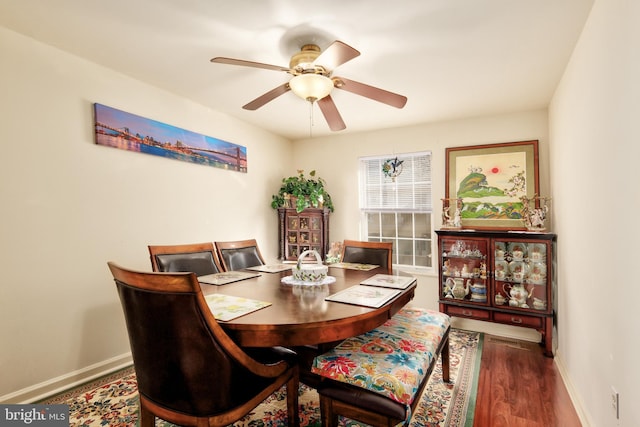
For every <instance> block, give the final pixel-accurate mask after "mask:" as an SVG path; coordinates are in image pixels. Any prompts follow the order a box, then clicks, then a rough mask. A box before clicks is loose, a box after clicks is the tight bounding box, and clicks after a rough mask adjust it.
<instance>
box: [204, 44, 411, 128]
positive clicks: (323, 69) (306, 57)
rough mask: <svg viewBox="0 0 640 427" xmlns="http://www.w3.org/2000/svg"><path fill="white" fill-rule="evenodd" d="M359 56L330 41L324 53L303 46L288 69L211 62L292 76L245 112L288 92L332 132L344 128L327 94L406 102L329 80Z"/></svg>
mask: <svg viewBox="0 0 640 427" xmlns="http://www.w3.org/2000/svg"><path fill="white" fill-rule="evenodd" d="M359 55H360V52H358V51H357V50H356V49H354V48H352V47H351V46H349V45H347V44H345V43H343V42H341V41H338V40H336V41H334V42H333V43H331V45H329V47H327V48H326V49H325V50H324V52H322V51H321V50H320V48H319V47H318V46H317V45H315V44H305V45H303V46H302V48H301V49H300V51H299V52H297V53H295V54H294V55H293V56H292V57H291V61H290V62H289V68H287V67H281V66H278V65H270V64H263V63H260V62H252V61H245V60H242V59H233V58H224V57H215V58H213V59H211V62H215V63H220V64H230V65H240V66H244V67H254V68H264V69H267V70H274V71H284V72H286V73H289V74H291V75H293V77H292V78H291V79H290V80H289V81H288V82H287V83H285V84H283V85H281V86H278V87H276V88H275V89H272V90H270V91H269V92H267V93H265V94H263V95H260V96H259V97H257V98H256V99H254V100H253V101H251V102H249V103H248V104H246V105H244V106H243V107H242V108H244V109H245V110H257V109H258V108H260V107H262V106H263V105H265V104H266V103H268V102H270V101H273V100H274V99H275V98H277V97H278V96H280V95H282V94H285V93H287V92H288V91H290V90H291V91H292V92H293V93H295V94H296V95H298V96H299V97H300V98H302V99H304V100H306V101H309V102H311V103H314V102H317V103H318V106H319V107H320V111H322V114H323V116H324V118H325V119H326V121H327V123H328V124H329V128H330V129H331V130H332V131H338V130H343V129H346V125H345V124H344V121H343V120H342V116H340V113H339V112H338V108H337V107H336V104H335V103H334V102H333V99H332V98H331V95H330V93H331V91H332V89H333V88H334V87H335V88H336V89H342V90H346V91H347V92H351V93H355V94H356V95H360V96H364V97H366V98H369V99H373V100H374V101H378V102H382V103H384V104H387V105H391V106H393V107H396V108H402V107H404V105H405V104H406V103H407V97H406V96H402V95H398V94H396V93H393V92H389V91H386V90H384V89H380V88H377V87H373V86H369V85H366V84H364V83H359V82H356V81H353V80H349V79H346V78H344V77H333V76H332V73H333V70H334V69H335V68H336V67H338V66H340V65H342V64H344V63H345V62H347V61H350V60H352V59H353V58H355V57H357V56H359Z"/></svg>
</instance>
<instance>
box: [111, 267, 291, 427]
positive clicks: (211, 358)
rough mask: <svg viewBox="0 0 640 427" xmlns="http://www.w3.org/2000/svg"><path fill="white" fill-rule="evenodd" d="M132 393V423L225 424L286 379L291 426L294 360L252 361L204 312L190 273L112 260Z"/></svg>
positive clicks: (277, 387) (205, 308) (194, 276)
mask: <svg viewBox="0 0 640 427" xmlns="http://www.w3.org/2000/svg"><path fill="white" fill-rule="evenodd" d="M108 265H109V269H110V270H111V273H112V275H113V278H114V279H115V283H116V287H117V290H118V295H119V297H120V301H121V303H122V309H123V311H124V318H125V323H126V325H127V331H128V334H129V343H130V345H131V353H132V355H133V362H134V367H135V372H136V379H137V383H138V392H139V395H140V425H141V426H144V427H147V426H149V427H151V426H153V425H154V423H155V417H159V418H162V419H164V420H166V421H169V422H171V423H174V424H178V425H193V426H195V425H208V426H225V425H228V424H231V423H233V422H235V421H237V420H238V419H240V418H242V417H243V416H244V415H246V414H247V413H248V412H250V411H251V410H252V409H253V408H255V407H256V406H257V405H259V404H260V403H261V402H262V401H263V400H264V399H266V398H267V397H268V396H269V395H271V394H272V393H273V392H275V391H277V390H279V389H280V388H281V387H282V386H283V385H285V384H286V385H287V408H288V416H289V420H290V421H291V423H290V424H292V425H298V385H299V374H298V367H297V364H296V360H295V359H291V360H279V361H276V362H275V363H273V361H270V363H260V362H259V361H257V360H255V359H254V358H252V357H250V356H249V355H247V354H246V353H245V352H244V351H243V350H242V349H241V348H240V347H238V346H237V345H236V344H235V343H234V341H233V340H232V339H231V338H230V337H229V336H228V335H227V334H226V333H225V331H224V330H223V329H222V327H221V326H220V325H219V324H218V322H217V321H216V319H215V318H214V317H213V315H212V314H211V310H210V309H209V307H208V306H207V303H206V301H205V299H204V297H203V295H202V291H201V289H200V284H199V283H198V280H197V277H196V275H195V274H194V273H157V272H154V273H148V272H137V271H132V270H128V269H125V268H122V267H120V266H118V265H116V264H114V263H112V262H109V263H108Z"/></svg>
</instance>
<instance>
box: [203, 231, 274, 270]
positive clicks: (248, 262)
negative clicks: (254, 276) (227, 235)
mask: <svg viewBox="0 0 640 427" xmlns="http://www.w3.org/2000/svg"><path fill="white" fill-rule="evenodd" d="M215 246H216V251H217V252H218V257H219V259H220V263H221V264H222V268H223V269H224V270H225V271H233V270H242V269H243V268H247V267H255V266H256V265H264V258H262V254H261V253H260V249H259V248H258V242H256V240H255V239H248V240H236V241H229V242H215Z"/></svg>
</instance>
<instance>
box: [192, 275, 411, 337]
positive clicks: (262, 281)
mask: <svg viewBox="0 0 640 427" xmlns="http://www.w3.org/2000/svg"><path fill="white" fill-rule="evenodd" d="M294 265H295V264H294ZM256 273H257V274H259V275H256V276H255V277H250V278H246V279H244V280H238V281H235V282H232V283H227V284H223V285H212V284H206V283H202V282H201V284H200V286H201V288H202V293H203V295H204V297H205V299H206V298H207V297H208V296H212V295H216V294H218V295H228V296H231V297H238V298H246V299H251V300H256V301H263V302H265V303H268V305H267V306H265V307H263V308H260V309H257V310H255V311H252V312H250V313H248V314H244V315H241V316H239V317H236V318H233V319H230V320H227V321H219V324H220V325H221V326H222V327H223V328H224V330H225V331H226V332H227V333H228V334H229V336H231V338H232V339H233V340H234V341H235V342H236V343H238V344H239V345H241V346H244V347H273V346H285V347H294V346H306V345H322V344H329V343H335V342H338V341H342V340H344V339H346V338H349V337H352V336H356V335H359V334H362V333H364V332H367V331H370V330H372V329H374V328H376V327H378V326H380V325H382V324H383V323H384V322H385V321H387V319H389V318H391V317H392V316H393V315H394V314H395V313H397V312H398V311H399V310H400V309H401V308H402V307H404V306H405V305H406V304H407V303H408V302H409V301H411V299H413V297H414V293H415V288H416V283H417V282H416V279H415V278H413V277H410V279H405V281H407V282H408V285H406V287H405V288H404V289H398V291H399V292H398V294H397V295H395V296H394V297H392V298H391V299H390V300H388V301H386V302H384V304H383V305H381V306H380V307H368V306H364V305H358V304H353V303H346V302H337V301H329V300H327V299H326V298H327V297H330V296H332V295H334V294H337V293H339V292H341V291H344V290H346V289H348V288H351V287H353V286H357V285H360V284H361V283H362V282H363V281H365V280H367V279H370V278H372V277H373V276H375V275H378V274H383V275H390V274H391V275H403V273H393V272H392V273H390V272H389V270H387V269H386V268H380V267H378V268H374V269H372V270H368V271H363V270H358V269H349V268H338V267H331V265H329V269H328V273H327V277H328V279H330V280H325V282H328V281H331V282H332V283H325V284H299V283H292V280H291V277H289V276H291V274H292V271H291V269H286V270H283V271H278V272H256ZM404 275H405V276H408V275H406V274H404ZM283 279H284V280H283Z"/></svg>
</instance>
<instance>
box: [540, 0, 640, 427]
mask: <svg viewBox="0 0 640 427" xmlns="http://www.w3.org/2000/svg"><path fill="white" fill-rule="evenodd" d="M638 22H640V2H638V1H637V0H597V1H596V2H595V5H594V7H593V9H592V11H591V15H590V17H589V19H588V21H587V24H586V26H585V28H584V30H583V34H582V36H581V38H580V41H579V43H578V45H577V47H576V49H575V51H574V54H573V57H572V59H571V61H570V63H569V65H568V67H567V69H566V71H565V75H564V77H563V79H562V82H561V84H560V85H559V87H558V89H557V92H556V94H555V96H554V99H553V102H552V104H551V106H550V140H551V141H552V144H551V176H552V180H551V182H552V189H553V192H552V196H553V198H554V222H555V225H556V230H557V231H558V235H559V238H558V249H559V256H558V266H559V268H558V272H559V277H558V279H559V280H558V281H559V283H560V287H559V307H558V325H559V326H558V328H559V336H558V339H559V344H560V347H559V348H560V354H559V357H558V358H557V359H558V360H559V361H560V362H561V363H562V365H563V366H564V369H565V370H566V375H565V378H568V379H570V380H569V381H568V385H569V386H570V387H571V388H572V389H573V390H574V391H575V395H576V396H578V399H579V406H580V407H581V408H584V409H585V412H586V417H587V419H588V422H589V423H590V424H591V425H593V426H602V427H609V426H615V425H620V426H639V425H640V407H638V402H640V365H639V364H638V363H637V360H638V354H639V353H640V345H639V344H638V330H639V328H640V317H639V316H638V300H639V299H638V296H639V293H638V289H639V287H638V279H637V277H636V275H635V274H634V271H635V266H636V264H637V260H638V259H640V245H639V244H638V241H639V240H640V232H639V231H638V227H637V221H636V217H635V215H636V214H637V212H638V197H639V196H640V192H639V191H638V181H639V180H638V159H639V158H640V140H639V138H638V120H639V119H638V118H639V117H640V27H639V26H638ZM611 387H614V388H615V389H616V390H617V391H618V392H619V393H620V420H619V421H617V420H616V419H615V416H614V413H613V410H612V408H611Z"/></svg>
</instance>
